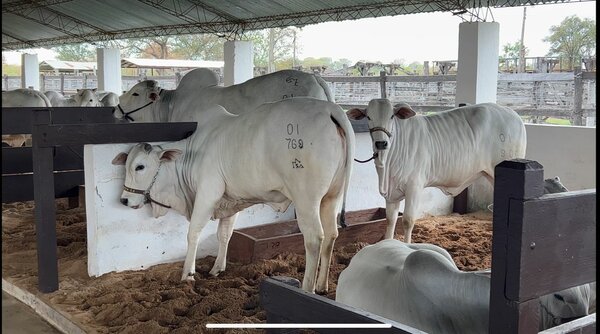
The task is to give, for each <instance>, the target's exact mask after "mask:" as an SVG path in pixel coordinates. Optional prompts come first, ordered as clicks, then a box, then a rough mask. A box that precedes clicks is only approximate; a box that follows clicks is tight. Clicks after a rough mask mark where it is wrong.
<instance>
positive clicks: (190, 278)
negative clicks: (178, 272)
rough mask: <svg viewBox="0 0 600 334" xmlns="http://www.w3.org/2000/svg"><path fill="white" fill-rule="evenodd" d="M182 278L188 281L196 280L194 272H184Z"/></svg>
mask: <svg viewBox="0 0 600 334" xmlns="http://www.w3.org/2000/svg"><path fill="white" fill-rule="evenodd" d="M181 280H182V281H186V282H193V281H195V279H194V273H188V274H183V276H181Z"/></svg>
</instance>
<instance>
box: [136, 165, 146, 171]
mask: <svg viewBox="0 0 600 334" xmlns="http://www.w3.org/2000/svg"><path fill="white" fill-rule="evenodd" d="M143 169H144V165H137V166H136V167H135V170H136V171H138V170H143Z"/></svg>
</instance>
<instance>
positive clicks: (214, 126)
mask: <svg viewBox="0 0 600 334" xmlns="http://www.w3.org/2000/svg"><path fill="white" fill-rule="evenodd" d="M198 115H199V117H201V118H202V122H198V127H197V129H196V131H195V132H194V134H193V135H192V136H190V137H189V138H187V139H184V140H181V141H178V142H175V143H170V144H167V145H163V146H162V147H160V146H151V145H149V144H138V145H136V146H134V148H133V149H132V150H131V151H130V153H129V155H128V154H126V153H120V154H119V155H117V156H116V157H115V158H114V160H113V164H125V166H126V168H125V171H126V176H125V187H124V189H125V190H124V191H123V193H122V195H121V202H122V203H123V204H124V205H127V206H129V207H132V208H140V207H142V206H143V205H144V203H146V202H150V203H151V206H152V212H153V215H154V216H155V217H158V216H161V215H164V214H166V212H167V208H173V209H174V210H177V211H178V212H179V213H181V214H183V215H185V216H186V217H187V218H188V220H190V227H189V231H188V240H187V241H188V248H187V255H186V258H185V263H184V266H183V275H182V280H185V279H188V280H193V275H194V272H195V259H196V249H197V248H198V242H199V236H200V232H201V231H202V229H203V228H204V226H205V225H206V224H207V223H208V221H209V219H210V218H211V217H212V218H214V219H220V220H219V225H218V231H217V238H218V240H219V250H218V255H217V259H216V261H215V264H214V266H213V268H212V270H211V271H210V274H212V275H218V274H219V272H221V271H223V270H225V265H226V261H225V260H226V254H227V244H228V243H229V238H230V237H231V234H232V232H233V225H234V223H235V219H236V217H237V213H238V212H239V211H241V210H243V209H245V208H247V207H249V206H251V205H254V204H258V203H266V204H268V205H270V206H271V207H273V208H274V209H275V210H277V211H285V210H286V209H287V207H288V206H289V205H290V203H291V202H293V203H294V205H295V208H296V213H297V217H298V226H299V227H300V231H302V233H303V235H304V244H305V247H306V270H305V273H304V280H303V283H302V288H303V289H304V290H306V291H310V292H314V291H315V288H316V290H317V291H319V292H324V291H326V290H327V278H328V273H329V264H330V259H331V254H332V250H333V244H334V241H335V239H336V237H337V234H338V231H337V224H336V221H337V217H338V214H339V213H340V212H339V211H340V210H339V207H340V205H341V204H342V203H343V202H345V197H346V193H347V190H348V185H349V178H350V174H351V169H352V158H353V153H354V132H353V130H352V126H351V124H350V121H349V120H348V118H347V117H346V116H345V114H344V111H343V110H342V109H341V108H340V107H339V106H338V105H336V104H334V103H332V102H328V101H321V100H316V99H312V98H292V99H286V100H281V101H278V102H274V103H266V104H264V105H261V106H259V107H258V108H256V109H255V110H253V111H249V112H246V113H244V114H241V115H233V114H230V113H228V112H227V111H225V109H223V108H222V107H221V106H218V105H217V106H213V107H212V108H211V109H209V110H205V111H204V112H201V113H199V114H198ZM144 193H147V194H148V195H147V196H145V195H144ZM342 217H343V211H342ZM319 265H320V268H319V270H318V277H317V266H319ZM315 279H316V283H315Z"/></svg>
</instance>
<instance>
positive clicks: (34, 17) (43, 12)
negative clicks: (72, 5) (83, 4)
mask: <svg viewBox="0 0 600 334" xmlns="http://www.w3.org/2000/svg"><path fill="white" fill-rule="evenodd" d="M3 10H4V8H3ZM7 12H8V13H11V14H14V15H17V16H20V17H23V18H25V19H28V20H31V21H34V22H37V23H40V24H42V25H45V26H47V27H50V28H52V29H54V30H57V31H60V32H62V33H64V34H67V35H69V36H71V37H73V38H77V39H79V42H88V43H93V42H94V40H92V39H88V38H86V37H85V36H86V35H87V34H88V33H89V30H88V29H85V28H89V29H91V30H94V31H97V32H99V33H102V34H108V32H106V31H104V30H102V29H100V28H98V27H96V26H93V25H91V24H89V23H87V22H84V21H81V20H78V19H76V18H74V17H71V16H69V15H66V14H63V13H61V12H58V11H56V10H54V9H50V8H48V7H39V6H38V7H32V8H31V7H30V8H29V9H28V10H24V11H17V10H12V9H8V10H7ZM33 43H34V44H35V42H33ZM3 48H4V47H3Z"/></svg>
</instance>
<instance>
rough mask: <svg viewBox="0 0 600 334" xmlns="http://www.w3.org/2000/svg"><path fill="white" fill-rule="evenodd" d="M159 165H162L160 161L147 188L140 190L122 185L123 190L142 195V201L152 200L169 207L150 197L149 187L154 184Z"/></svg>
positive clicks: (168, 207)
mask: <svg viewBox="0 0 600 334" xmlns="http://www.w3.org/2000/svg"><path fill="white" fill-rule="evenodd" d="M161 166H162V162H161V163H159V164H158V169H157V170H156V174H154V178H152V182H151V183H150V185H149V186H148V189H146V190H140V189H135V188H130V187H128V186H126V185H123V190H125V191H127V192H130V193H133V194H141V195H144V203H148V202H152V203H154V204H157V205H160V206H162V207H164V208H167V209H171V207H170V206H168V205H166V204H162V203H161V202H158V201H156V200H154V199H153V198H152V197H150V189H151V188H152V186H153V185H154V182H156V177H157V176H158V172H159V171H160V167H161Z"/></svg>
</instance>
